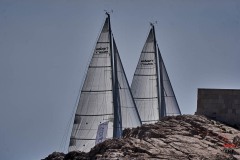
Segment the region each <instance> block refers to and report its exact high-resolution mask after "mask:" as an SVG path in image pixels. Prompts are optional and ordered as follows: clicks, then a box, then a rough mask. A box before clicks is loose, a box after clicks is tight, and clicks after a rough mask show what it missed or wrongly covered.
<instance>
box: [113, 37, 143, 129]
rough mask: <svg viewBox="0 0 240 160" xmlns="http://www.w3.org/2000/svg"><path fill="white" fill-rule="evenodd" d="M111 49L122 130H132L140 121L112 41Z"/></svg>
mask: <svg viewBox="0 0 240 160" xmlns="http://www.w3.org/2000/svg"><path fill="white" fill-rule="evenodd" d="M113 48H114V52H115V59H116V60H115V61H116V65H115V66H116V70H117V75H116V76H117V82H116V83H117V90H118V101H119V105H120V110H121V121H122V130H123V129H125V128H133V127H137V126H140V125H141V119H140V116H139V114H138V111H137V108H136V105H135V102H134V99H133V97H132V93H131V89H130V87H129V84H128V81H127V78H126V74H125V71H124V69H123V66H122V62H121V59H120V56H119V53H118V50H117V46H116V44H115V40H114V39H113Z"/></svg>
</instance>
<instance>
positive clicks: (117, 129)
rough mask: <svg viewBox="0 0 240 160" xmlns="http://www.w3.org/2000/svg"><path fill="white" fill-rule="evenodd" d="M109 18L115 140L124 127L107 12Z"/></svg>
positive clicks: (110, 32)
mask: <svg viewBox="0 0 240 160" xmlns="http://www.w3.org/2000/svg"><path fill="white" fill-rule="evenodd" d="M106 15H107V17H108V22H109V23H108V25H109V40H110V56H111V66H112V67H111V68H112V93H113V112H114V119H113V121H114V122H113V138H119V137H121V132H122V127H121V119H120V117H121V113H120V111H119V108H120V107H119V103H118V89H117V85H118V82H117V67H116V58H115V54H114V53H113V43H112V39H113V38H112V30H111V23H110V14H109V13H107V12H106Z"/></svg>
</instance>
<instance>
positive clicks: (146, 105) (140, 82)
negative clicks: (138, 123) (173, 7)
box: [131, 25, 181, 123]
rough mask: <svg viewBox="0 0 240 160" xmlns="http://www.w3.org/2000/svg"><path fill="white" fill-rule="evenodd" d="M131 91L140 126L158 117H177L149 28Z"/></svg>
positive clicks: (153, 33) (174, 98)
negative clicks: (140, 121) (140, 122)
mask: <svg viewBox="0 0 240 160" xmlns="http://www.w3.org/2000/svg"><path fill="white" fill-rule="evenodd" d="M131 90H132V93H133V97H134V100H135V102H136V106H137V109H138V112H139V114H140V118H141V120H142V123H154V122H156V121H158V120H159V119H160V118H161V117H164V116H168V115H178V114H181V112H180V109H179V106H178V103H177V100H176V97H175V95H174V92H173V89H172V86H171V83H170V79H169V77H168V75H167V71H166V68H165V65H164V63H163V60H162V57H161V54H160V51H159V49H158V47H157V44H156V38H155V30H154V26H153V25H152V28H151V30H150V32H149V35H148V38H147V40H146V42H145V44H144V47H143V50H142V52H141V55H140V58H139V61H138V64H137V68H136V70H135V73H134V77H133V80H132V85H131Z"/></svg>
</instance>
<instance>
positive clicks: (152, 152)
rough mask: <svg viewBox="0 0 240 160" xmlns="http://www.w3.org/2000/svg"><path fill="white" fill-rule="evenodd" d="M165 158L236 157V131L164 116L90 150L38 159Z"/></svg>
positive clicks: (200, 119)
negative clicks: (153, 122)
mask: <svg viewBox="0 0 240 160" xmlns="http://www.w3.org/2000/svg"><path fill="white" fill-rule="evenodd" d="M82 159H86V160H87V159H123V160H127V159H143V160H144V159H162V160H163V159H165V160H179V159H181V160H185V159H186V160H226V159H229V160H240V131H239V130H237V129H235V128H232V127H230V126H227V125H225V124H222V123H220V122H217V121H214V120H211V119H208V118H206V117H205V116H199V115H182V116H171V117H164V118H162V119H161V120H160V121H159V122H157V123H155V124H147V125H146V124H145V125H143V126H141V127H137V128H133V129H126V130H124V133H123V138H121V139H110V140H106V141H105V142H103V143H100V144H98V145H96V146H95V147H94V148H92V149H91V151H90V152H88V153H85V152H70V153H67V154H64V153H59V152H53V153H52V154H50V155H49V156H48V157H46V158H44V159H42V160H82Z"/></svg>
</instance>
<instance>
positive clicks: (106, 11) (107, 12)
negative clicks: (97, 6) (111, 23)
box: [104, 9, 113, 15]
mask: <svg viewBox="0 0 240 160" xmlns="http://www.w3.org/2000/svg"><path fill="white" fill-rule="evenodd" d="M104 12H105V13H106V14H107V15H109V14H110V13H113V10H112V9H111V10H110V11H108V10H106V9H104Z"/></svg>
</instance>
